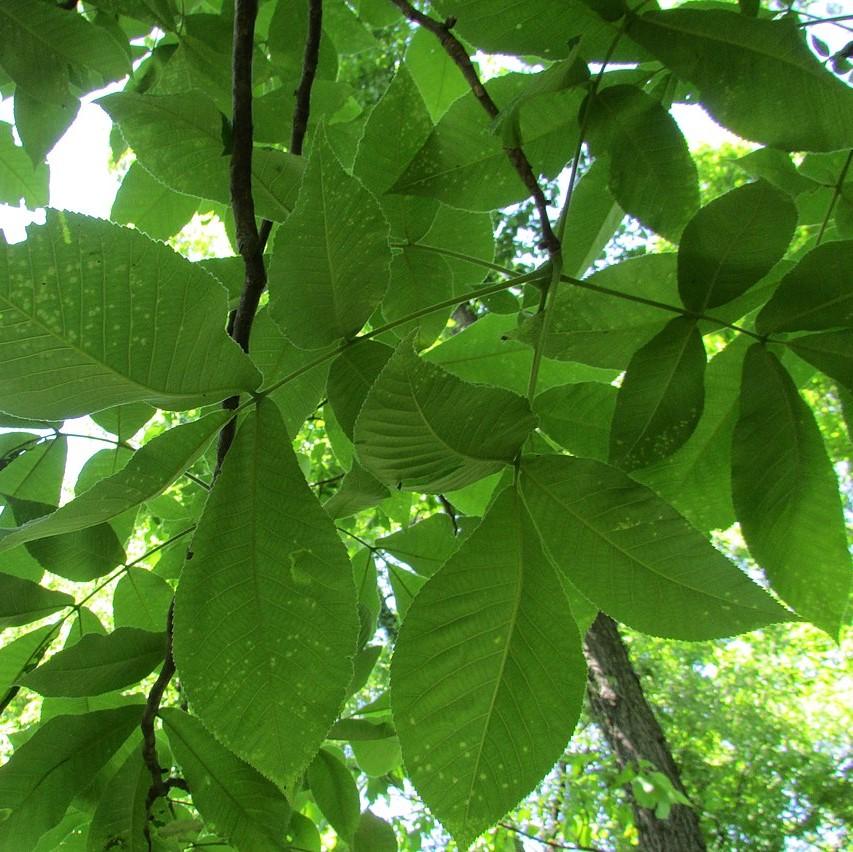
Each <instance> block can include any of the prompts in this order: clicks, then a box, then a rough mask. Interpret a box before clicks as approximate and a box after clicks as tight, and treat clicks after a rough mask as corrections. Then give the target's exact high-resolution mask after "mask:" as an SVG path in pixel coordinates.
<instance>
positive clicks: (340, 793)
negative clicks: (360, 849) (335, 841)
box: [308, 748, 361, 841]
mask: <svg viewBox="0 0 853 852" xmlns="http://www.w3.org/2000/svg"><path fill="white" fill-rule="evenodd" d="M308 786H309V787H310V788H311V794H312V795H313V796H314V800H315V801H316V802H317V805H318V806H319V808H320V810H321V811H322V812H323V816H324V817H326V819H327V820H328V821H329V822H330V823H331V826H332V828H334V829H335V832H336V833H337V835H338V836H339V837H341V838H342V839H343V840H346V841H351V840H352V837H353V835H354V834H355V831H356V828H357V827H358V819H359V816H360V813H359V811H360V810H361V803H360V800H359V796H358V787H356V784H355V780H354V779H353V777H352V773H351V772H350V771H349V769H347V767H346V765H345V764H344V763H342V762H341V761H340V760H339V759H338V758H337V757H335V755H334V754H332V752H330V751H329V750H328V749H325V748H321V749H320V751H319V752H317V756H316V757H315V758H314V760H313V761H312V762H311V764H310V766H309V767H308Z"/></svg>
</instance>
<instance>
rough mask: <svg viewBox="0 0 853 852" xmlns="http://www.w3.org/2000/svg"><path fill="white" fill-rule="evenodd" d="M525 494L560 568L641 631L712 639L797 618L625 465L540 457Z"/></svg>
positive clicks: (530, 466) (526, 468) (529, 466)
mask: <svg viewBox="0 0 853 852" xmlns="http://www.w3.org/2000/svg"><path fill="white" fill-rule="evenodd" d="M521 494H522V497H523V499H524V504H525V506H526V507H527V509H528V511H529V512H530V516H531V518H532V519H533V524H534V526H535V528H536V530H537V532H538V534H539V535H540V536H541V537H542V542H543V545H544V547H545V551H546V553H548V555H549V557H550V558H551V559H552V561H553V562H554V564H555V566H556V567H557V569H558V570H559V571H561V572H562V573H563V574H564V575H565V576H566V578H567V579H568V580H569V581H570V582H571V583H572V584H573V585H574V586H576V587H577V589H578V591H580V593H581V594H582V595H584V596H585V597H587V598H588V599H589V600H590V601H592V603H593V604H595V605H596V606H598V607H599V608H600V609H601V610H603V611H604V612H606V613H607V614H608V615H611V616H612V617H613V618H618V619H619V620H620V621H623V622H624V623H625V624H628V625H630V626H631V627H634V628H635V629H637V630H642V631H643V632H645V633H650V634H652V635H653V636H666V637H671V638H678V639H710V638H714V637H719V636H727V635H731V634H733V633H739V632H743V631H744V630H753V629H755V628H756V627H762V626H764V625H766V624H773V623H775V622H778V621H787V620H790V617H791V616H790V615H789V613H788V612H787V611H786V610H784V609H783V608H782V607H780V606H779V605H778V604H777V603H775V601H774V600H773V599H772V598H771V597H770V596H769V595H768V594H767V593H766V592H764V591H763V590H762V589H761V588H759V587H758V586H757V585H755V583H753V582H752V580H750V579H749V578H748V577H747V576H746V574H744V573H742V572H741V570H740V569H739V568H738V567H737V566H736V565H735V564H734V563H732V562H729V560H728V559H726V558H725V557H724V556H723V555H722V554H721V553H719V552H718V551H717V550H715V549H714V548H713V546H712V545H711V543H710V542H709V541H708V540H707V539H706V538H705V537H704V536H703V535H702V534H701V533H699V532H698V531H697V530H696V529H695V528H693V527H691V526H690V524H689V523H688V522H687V521H686V520H685V519H684V518H683V517H682V516H681V515H679V514H678V513H677V512H676V511H675V510H674V509H672V508H671V507H670V506H669V505H668V504H667V503H665V502H664V501H663V500H661V499H660V498H659V497H657V496H656V495H655V494H654V492H652V491H650V490H649V489H648V488H646V487H645V486H643V485H640V484H638V483H636V482H634V481H632V480H631V479H629V478H628V477H627V476H626V475H625V474H624V473H622V472H621V471H619V470H616V469H615V468H612V467H609V466H608V465H605V464H602V463H601V462H597V461H594V460H592V459H575V458H569V457H568V456H538V457H535V458H533V459H530V460H528V461H526V462H525V463H524V465H523V466H522V476H521Z"/></svg>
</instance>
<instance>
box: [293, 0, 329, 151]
mask: <svg viewBox="0 0 853 852" xmlns="http://www.w3.org/2000/svg"><path fill="white" fill-rule="evenodd" d="M322 33H323V0H308V34H307V36H306V38H305V54H304V56H303V58H302V78H301V79H300V81H299V87H298V88H297V89H296V109H295V110H294V111H293V128H292V131H291V134H290V153H291V154H296V155H297V156H298V155H301V154H302V144H303V142H304V141H305V134H306V132H307V131H308V116H309V115H310V113H311V87H312V86H313V85H314V78H315V77H316V76H317V61H318V59H319V56H320V36H321V35H322Z"/></svg>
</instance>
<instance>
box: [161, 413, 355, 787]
mask: <svg viewBox="0 0 853 852" xmlns="http://www.w3.org/2000/svg"><path fill="white" fill-rule="evenodd" d="M192 549H193V558H192V559H191V560H189V561H188V562H187V563H186V565H185V566H184V570H183V574H182V576H181V582H180V585H179V586H178V591H177V594H176V597H175V660H176V662H177V666H178V671H179V672H180V677H181V682H182V684H183V686H184V688H185V689H186V691H187V695H188V696H189V700H190V706H191V707H192V709H193V711H194V712H195V713H197V714H198V715H199V717H200V718H201V719H202V721H203V722H204V723H205V724H206V726H207V727H208V728H209V729H211V730H212V731H214V732H215V734H216V736H217V738H218V739H219V740H220V741H221V742H222V743H224V744H225V745H226V746H228V748H230V749H231V750H232V751H234V752H235V754H237V755H238V756H240V757H242V758H243V759H245V760H247V761H248V762H249V763H250V764H252V765H253V766H254V767H255V768H257V769H258V770H260V771H261V772H262V773H263V774H264V775H266V776H268V777H270V778H273V779H274V780H276V781H278V782H279V783H286V782H288V781H290V780H292V779H294V778H295V777H296V776H297V775H298V774H299V772H301V771H302V769H304V768H305V766H306V764H307V763H308V762H309V760H310V759H311V757H312V756H313V754H314V753H315V752H316V751H317V748H318V747H319V745H320V743H321V742H322V739H323V737H324V736H325V733H326V731H327V730H328V729H329V728H330V727H331V725H332V722H333V721H334V720H335V719H336V718H337V713H338V709H339V706H340V704H341V703H342V702H343V699H344V696H345V695H346V689H347V687H348V686H349V682H350V680H351V678H352V662H351V657H352V655H353V654H354V653H355V650H356V641H357V638H358V630H359V624H358V617H357V615H356V591H355V586H354V584H353V577H352V569H351V567H350V563H349V559H348V558H347V555H346V551H345V550H344V547H343V545H342V544H341V542H340V540H339V538H338V536H337V533H336V532H335V530H334V527H333V525H332V522H331V521H330V520H329V517H328V515H326V514H325V512H323V510H322V507H321V506H320V504H319V503H318V502H317V499H316V497H314V495H313V494H312V493H311V492H310V491H309V489H308V486H307V485H306V484H305V480H304V478H303V476H302V473H301V472H300V470H299V466H298V464H297V461H296V458H295V456H294V454H293V451H292V450H291V448H290V439H289V438H288V436H287V432H286V430H285V427H284V424H283V422H282V419H281V416H280V415H279V414H278V411H277V410H276V408H275V405H274V403H272V402H269V401H263V402H261V403H260V404H259V405H258V407H257V410H256V412H255V413H253V414H251V415H250V416H249V417H248V418H247V419H246V420H245V421H244V423H243V425H242V426H241V428H240V430H239V431H238V433H237V438H236V440H235V442H234V444H233V445H232V447H231V450H230V451H229V453H228V456H227V459H226V461H225V464H224V466H223V468H222V472H221V474H220V476H219V477H218V479H217V480H216V484H215V485H214V487H213V489H212V491H211V493H210V496H209V498H208V501H207V505H206V506H205V510H204V514H203V516H202V518H201V521H200V522H199V526H198V529H197V531H196V534H195V537H194V538H193V544H192ZM260 589H264V593H263V594H260V592H259V590H260Z"/></svg>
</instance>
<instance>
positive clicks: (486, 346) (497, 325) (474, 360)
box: [423, 314, 617, 394]
mask: <svg viewBox="0 0 853 852" xmlns="http://www.w3.org/2000/svg"><path fill="white" fill-rule="evenodd" d="M517 324H518V321H517V319H516V318H515V316H501V315H500V314H486V315H485V316H483V317H480V319H478V320H477V321H476V322H475V323H473V325H470V326H468V328H466V329H465V330H464V331H461V332H460V333H459V334H454V335H453V336H452V337H450V338H448V339H447V340H445V341H444V342H443V343H442V344H441V345H440V346H435V347H434V348H432V349H430V350H429V351H428V352H426V353H424V356H423V357H424V359H425V360H426V361H429V362H430V363H432V364H438V365H439V366H440V367H443V368H444V369H445V370H447V372H448V373H452V374H453V375H454V376H458V377H459V378H460V379H465V380H466V381H469V382H478V383H481V384H489V385H495V386H496V387H502V388H507V389H508V390H512V391H515V392H516V393H519V394H524V393H527V385H528V383H529V381H530V369H531V365H532V364H533V351H532V349H531V348H530V347H529V346H525V345H524V344H523V343H520V342H519V341H517V340H512V339H510V338H509V335H511V334H512V333H513V332H514V331H515V330H516V327H517ZM616 375H617V374H616V373H615V372H612V371H607V372H605V371H603V370H596V369H594V368H591V367H586V366H584V365H582V364H565V363H555V362H554V361H551V360H549V359H547V358H546V359H543V360H542V363H541V365H540V367H539V387H541V388H549V387H554V386H556V385H563V384H565V383H566V382H573V381H576V382H580V381H586V380H598V381H603V382H609V381H611V380H612V379H614V378H616Z"/></svg>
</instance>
